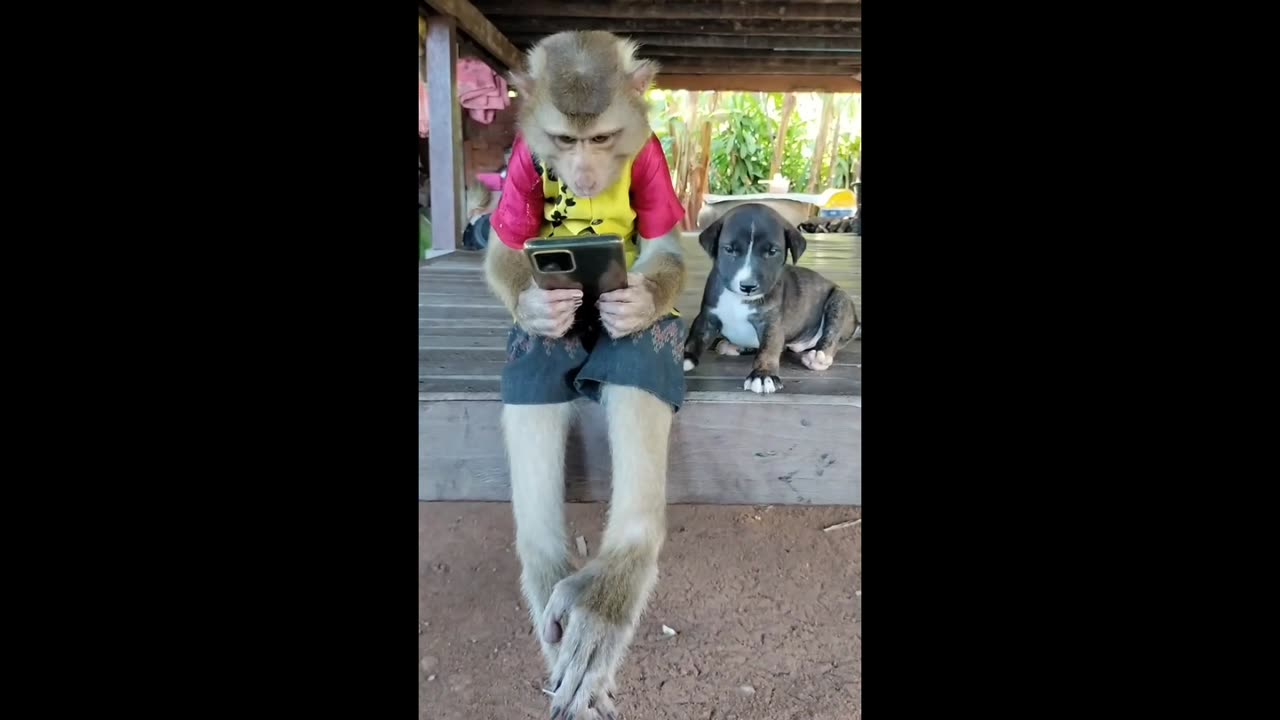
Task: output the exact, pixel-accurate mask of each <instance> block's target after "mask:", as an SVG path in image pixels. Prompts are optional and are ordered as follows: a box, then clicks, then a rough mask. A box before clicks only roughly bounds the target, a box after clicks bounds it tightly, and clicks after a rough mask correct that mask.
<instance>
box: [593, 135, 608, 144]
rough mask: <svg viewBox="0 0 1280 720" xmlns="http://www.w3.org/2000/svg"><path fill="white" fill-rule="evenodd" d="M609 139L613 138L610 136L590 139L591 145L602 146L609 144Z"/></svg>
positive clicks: (597, 136)
mask: <svg viewBox="0 0 1280 720" xmlns="http://www.w3.org/2000/svg"><path fill="white" fill-rule="evenodd" d="M611 137H613V136H612V135H596V136H595V137H593V138H591V143H592V144H593V145H603V144H605V143H607V142H609V138H611Z"/></svg>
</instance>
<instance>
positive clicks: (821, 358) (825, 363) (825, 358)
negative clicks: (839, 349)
mask: <svg viewBox="0 0 1280 720" xmlns="http://www.w3.org/2000/svg"><path fill="white" fill-rule="evenodd" d="M835 361H836V355H835V353H830V354H828V353H824V352H822V351H821V350H810V351H808V352H806V353H804V354H802V355H801V356H800V362H802V363H804V366H805V367H807V368H809V369H810V370H819V371H821V370H826V369H827V368H829V367H831V363H833V362H835Z"/></svg>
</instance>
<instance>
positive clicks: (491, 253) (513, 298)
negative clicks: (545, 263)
mask: <svg viewBox="0 0 1280 720" xmlns="http://www.w3.org/2000/svg"><path fill="white" fill-rule="evenodd" d="M484 279H485V281H486V282H487V283H488V284H489V290H491V291H492V292H493V294H494V295H497V296H498V300H499V301H501V302H502V304H503V305H504V306H506V308H507V311H508V312H510V313H511V314H512V315H515V312H516V302H517V301H518V300H519V298H520V293H521V292H523V291H524V290H525V289H526V288H528V287H529V284H530V283H532V282H533V270H532V269H531V268H530V267H529V261H528V260H526V259H525V257H524V255H523V254H522V253H520V252H519V251H517V250H512V249H511V248H509V247H507V245H506V244H505V243H503V242H502V240H501V239H500V238H499V237H498V233H497V232H496V231H494V230H490V231H489V246H488V248H487V249H486V250H485V255H484Z"/></svg>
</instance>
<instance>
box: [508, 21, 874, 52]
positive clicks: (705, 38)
mask: <svg viewBox="0 0 1280 720" xmlns="http://www.w3.org/2000/svg"><path fill="white" fill-rule="evenodd" d="M626 35H627V36H629V37H630V38H631V39H632V40H635V41H636V42H638V43H640V46H641V49H642V52H643V48H646V47H658V46H669V47H674V48H742V49H748V50H774V49H778V50H781V49H788V50H826V51H833V50H844V51H861V50H862V29H861V27H858V28H855V29H854V31H853V32H852V33H850V34H849V35H847V36H844V37H837V38H824V37H808V36H803V35H795V36H779V35H775V36H769V37H765V36H760V35H687V34H676V33H671V32H663V31H661V30H660V31H658V32H639V31H636V32H628V33H626ZM508 37H510V38H511V41H512V42H514V43H515V44H516V45H518V46H521V47H528V46H530V45H532V44H533V43H535V42H537V41H539V40H541V39H542V38H543V37H545V36H544V35H542V34H538V33H510V34H509V35H508Z"/></svg>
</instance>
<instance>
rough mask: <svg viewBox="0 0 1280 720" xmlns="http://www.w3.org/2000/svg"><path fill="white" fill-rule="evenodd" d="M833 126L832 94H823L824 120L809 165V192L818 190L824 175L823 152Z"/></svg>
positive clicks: (819, 125)
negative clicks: (828, 133) (821, 176)
mask: <svg viewBox="0 0 1280 720" xmlns="http://www.w3.org/2000/svg"><path fill="white" fill-rule="evenodd" d="M830 126H831V93H823V94H822V119H821V120H819V121H818V138H817V140H816V141H814V143H813V155H811V156H810V157H811V158H812V160H811V161H810V165H809V189H808V192H816V191H817V189H818V175H820V174H821V173H822V154H823V153H822V151H823V150H825V149H826V147H827V130H828V129H829V128H830Z"/></svg>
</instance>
